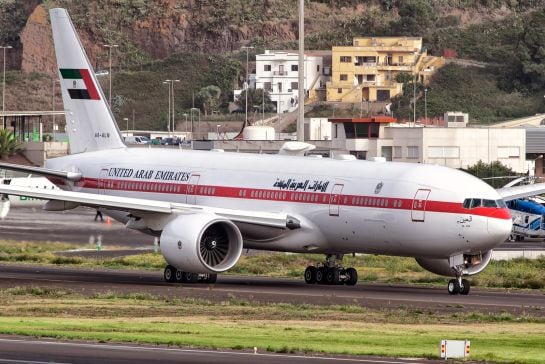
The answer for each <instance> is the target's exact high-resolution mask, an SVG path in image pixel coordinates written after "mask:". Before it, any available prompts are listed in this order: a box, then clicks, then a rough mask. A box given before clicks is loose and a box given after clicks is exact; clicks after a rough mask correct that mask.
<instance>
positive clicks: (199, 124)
mask: <svg viewBox="0 0 545 364" xmlns="http://www.w3.org/2000/svg"><path fill="white" fill-rule="evenodd" d="M193 110H197V111H198V112H199V121H198V122H197V132H196V133H195V134H199V133H200V131H201V109H199V108H196V107H192V108H191V137H192V138H193ZM197 140H198V139H197Z"/></svg>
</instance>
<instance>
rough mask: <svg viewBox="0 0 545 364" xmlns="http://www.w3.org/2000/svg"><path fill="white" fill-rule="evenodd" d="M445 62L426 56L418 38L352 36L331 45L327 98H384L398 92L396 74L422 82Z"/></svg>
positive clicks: (358, 100)
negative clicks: (341, 44)
mask: <svg viewBox="0 0 545 364" xmlns="http://www.w3.org/2000/svg"><path fill="white" fill-rule="evenodd" d="M444 63H445V61H444V58H443V57H434V56H428V55H427V52H426V49H423V48H422V38H420V37H364V38H354V45H353V46H347V47H333V49H332V61H331V69H332V77H331V81H330V82H328V83H327V85H326V87H327V101H332V102H354V103H355V102H361V101H387V100H389V99H390V98H392V97H394V96H396V95H398V94H400V93H401V92H402V91H403V90H402V87H403V84H401V83H397V82H396V76H397V74H399V73H409V74H411V75H413V76H414V77H418V80H419V81H420V82H422V83H424V84H427V83H428V82H429V78H430V76H431V75H433V73H434V72H435V71H436V70H437V69H438V68H439V67H441V66H443V64H444Z"/></svg>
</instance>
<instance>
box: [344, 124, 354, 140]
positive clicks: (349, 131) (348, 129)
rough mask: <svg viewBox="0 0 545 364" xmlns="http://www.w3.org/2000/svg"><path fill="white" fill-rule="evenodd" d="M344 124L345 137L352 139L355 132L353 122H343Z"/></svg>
mask: <svg viewBox="0 0 545 364" xmlns="http://www.w3.org/2000/svg"><path fill="white" fill-rule="evenodd" d="M343 124H344V135H345V137H346V139H354V138H356V132H355V130H354V124H353V123H343Z"/></svg>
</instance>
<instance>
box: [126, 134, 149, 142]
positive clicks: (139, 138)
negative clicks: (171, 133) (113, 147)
mask: <svg viewBox="0 0 545 364" xmlns="http://www.w3.org/2000/svg"><path fill="white" fill-rule="evenodd" d="M125 143H127V144H151V140H150V139H149V138H148V137H145V136H138V135H134V136H128V137H125Z"/></svg>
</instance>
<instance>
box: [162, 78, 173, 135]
mask: <svg viewBox="0 0 545 364" xmlns="http://www.w3.org/2000/svg"><path fill="white" fill-rule="evenodd" d="M170 81H171V80H164V81H163V83H164V84H165V85H167V86H168V121H167V131H168V136H170V100H171V96H170Z"/></svg>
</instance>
